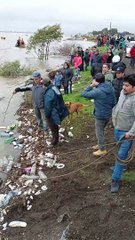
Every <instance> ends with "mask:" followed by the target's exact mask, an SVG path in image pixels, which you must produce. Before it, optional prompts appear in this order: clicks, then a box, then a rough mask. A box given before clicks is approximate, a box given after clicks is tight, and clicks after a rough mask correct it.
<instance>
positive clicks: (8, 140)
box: [4, 137, 15, 144]
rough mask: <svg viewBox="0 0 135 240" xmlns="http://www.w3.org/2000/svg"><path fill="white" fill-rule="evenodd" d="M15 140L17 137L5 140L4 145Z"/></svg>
mask: <svg viewBox="0 0 135 240" xmlns="http://www.w3.org/2000/svg"><path fill="white" fill-rule="evenodd" d="M14 140H15V137H10V138H7V139H5V140H4V143H6V144H7V143H12V142H13V141H14Z"/></svg>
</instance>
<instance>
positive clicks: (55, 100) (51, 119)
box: [44, 78, 69, 148]
mask: <svg viewBox="0 0 135 240" xmlns="http://www.w3.org/2000/svg"><path fill="white" fill-rule="evenodd" d="M44 85H45V88H46V90H45V94H44V111H45V116H46V119H47V123H48V126H49V128H50V130H51V132H52V141H51V144H50V145H49V146H48V147H49V148H52V147H55V146H56V145H57V144H58V142H59V125H60V124H61V122H62V120H63V119H64V118H65V117H66V116H68V114H69V112H68V109H67V107H66V106H65V104H64V101H63V97H62V94H61V92H60V90H59V89H58V88H56V87H55V86H54V85H53V84H52V83H51V80H50V79H49V78H48V79H45V80H44Z"/></svg>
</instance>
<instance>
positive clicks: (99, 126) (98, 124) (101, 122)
mask: <svg viewBox="0 0 135 240" xmlns="http://www.w3.org/2000/svg"><path fill="white" fill-rule="evenodd" d="M108 122H109V119H95V129H96V138H97V141H98V146H99V149H100V150H105V137H104V129H105V126H106V125H107V123H108Z"/></svg>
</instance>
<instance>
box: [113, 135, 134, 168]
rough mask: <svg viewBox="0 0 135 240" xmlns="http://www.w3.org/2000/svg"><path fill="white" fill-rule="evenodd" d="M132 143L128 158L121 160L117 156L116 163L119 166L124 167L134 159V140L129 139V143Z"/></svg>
mask: <svg viewBox="0 0 135 240" xmlns="http://www.w3.org/2000/svg"><path fill="white" fill-rule="evenodd" d="M131 140H132V141H133V143H132V147H131V149H130V151H129V154H128V157H127V158H126V159H125V160H122V159H120V158H119V156H118V155H117V161H118V163H119V164H120V165H122V166H126V165H127V164H128V163H129V162H131V161H132V160H133V158H134V156H135V143H134V140H133V139H130V140H129V141H131ZM119 144H120V143H119V142H118V145H119Z"/></svg>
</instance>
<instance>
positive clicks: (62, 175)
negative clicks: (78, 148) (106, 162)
mask: <svg viewBox="0 0 135 240" xmlns="http://www.w3.org/2000/svg"><path fill="white" fill-rule="evenodd" d="M116 144H117V143H116V142H115V146H113V147H112V148H111V149H110V150H109V151H108V152H107V153H106V154H104V155H102V156H100V157H99V158H97V159H96V160H95V159H94V160H93V161H92V162H90V163H89V164H86V165H85V166H83V167H80V168H78V169H76V170H73V171H71V172H69V173H65V174H61V175H57V176H54V177H50V178H47V180H52V179H56V178H61V177H66V176H69V175H72V174H74V173H77V172H80V171H81V170H83V169H85V168H87V167H89V166H90V165H92V164H93V163H95V162H98V161H99V160H100V159H102V158H104V156H105V155H107V154H108V153H110V152H111V151H112V150H113V149H114V148H115V147H116Z"/></svg>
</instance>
